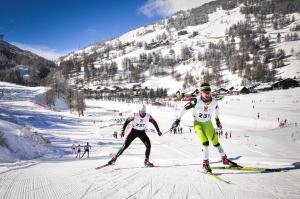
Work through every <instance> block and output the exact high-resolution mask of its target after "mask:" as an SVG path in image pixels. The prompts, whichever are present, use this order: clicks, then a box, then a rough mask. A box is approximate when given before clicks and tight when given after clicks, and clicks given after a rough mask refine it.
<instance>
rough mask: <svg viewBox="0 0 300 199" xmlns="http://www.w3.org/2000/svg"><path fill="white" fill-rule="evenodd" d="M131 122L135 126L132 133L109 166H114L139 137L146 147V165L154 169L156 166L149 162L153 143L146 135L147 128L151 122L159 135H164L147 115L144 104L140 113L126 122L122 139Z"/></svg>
mask: <svg viewBox="0 0 300 199" xmlns="http://www.w3.org/2000/svg"><path fill="white" fill-rule="evenodd" d="M131 121H132V122H133V125H132V126H133V127H132V129H131V131H130V133H129V134H128V136H127V137H126V139H125V142H124V144H123V146H122V147H121V148H120V150H119V151H118V153H117V154H116V155H115V156H114V157H113V158H112V159H111V160H110V161H109V162H108V164H113V163H114V162H115V161H116V160H117V158H118V157H119V156H120V155H121V154H122V153H123V152H124V151H125V149H127V147H128V146H129V145H130V144H131V142H132V141H133V140H134V139H135V138H137V137H138V138H140V139H141V141H142V142H143V143H144V145H145V146H146V152H145V161H144V164H145V166H147V167H153V166H154V165H153V164H152V163H151V162H149V155H150V150H151V143H150V140H149V137H148V136H147V134H146V133H145V128H146V126H147V123H148V122H151V123H152V124H153V125H154V127H155V128H156V131H157V133H158V135H159V136H161V135H162V133H161V132H160V130H159V127H158V125H157V122H156V121H155V120H154V118H153V117H152V116H151V115H150V114H149V113H146V106H145V105H144V104H142V105H141V106H140V108H139V112H138V113H133V114H132V115H131V116H129V117H128V118H127V120H126V121H125V123H124V125H123V128H122V131H121V137H123V136H124V132H125V129H126V127H127V125H128V124H129V123H130V122H131Z"/></svg>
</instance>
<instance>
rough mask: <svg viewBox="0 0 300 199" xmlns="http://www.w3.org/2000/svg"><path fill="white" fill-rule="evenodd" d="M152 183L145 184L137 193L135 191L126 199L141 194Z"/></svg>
mask: <svg viewBox="0 0 300 199" xmlns="http://www.w3.org/2000/svg"><path fill="white" fill-rule="evenodd" d="M149 184H150V182H148V183H146V184H144V185H143V186H141V187H140V188H139V189H138V190H137V191H135V192H134V193H132V194H130V195H129V196H128V197H127V198H126V199H128V198H131V197H133V196H134V195H136V194H138V193H140V192H141V191H142V190H143V189H144V188H145V187H147V186H149Z"/></svg>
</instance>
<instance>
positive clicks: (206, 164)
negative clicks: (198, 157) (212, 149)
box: [203, 160, 212, 173]
mask: <svg viewBox="0 0 300 199" xmlns="http://www.w3.org/2000/svg"><path fill="white" fill-rule="evenodd" d="M203 172H204V173H212V171H211V168H210V166H209V161H208V160H203Z"/></svg>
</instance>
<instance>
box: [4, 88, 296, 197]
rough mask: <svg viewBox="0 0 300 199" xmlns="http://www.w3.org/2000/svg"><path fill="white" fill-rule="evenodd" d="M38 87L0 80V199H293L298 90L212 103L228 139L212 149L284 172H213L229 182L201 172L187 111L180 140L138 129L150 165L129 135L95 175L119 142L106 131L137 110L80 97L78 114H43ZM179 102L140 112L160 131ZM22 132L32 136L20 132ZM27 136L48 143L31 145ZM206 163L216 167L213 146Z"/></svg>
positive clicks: (45, 111) (198, 147) (118, 126)
mask: <svg viewBox="0 0 300 199" xmlns="http://www.w3.org/2000/svg"><path fill="white" fill-rule="evenodd" d="M44 91H45V89H44V88H42V87H35V88H30V87H22V86H17V85H14V84H8V83H3V82H0V96H1V97H0V131H1V132H2V133H3V134H4V136H5V138H6V144H7V145H8V148H7V147H6V146H2V145H0V198H1V199H2V198H3V199H4V198H29V199H33V198H72V199H74V198H207V199H209V198H230V199H231V198H249V199H250V198H251V199H253V198H270V199H271V198H272V199H273V198H285V199H287V198H295V199H296V198H300V189H299V184H300V161H299V153H300V129H299V125H300V124H299V122H300V121H299V120H300V117H299V116H300V105H299V99H300V88H294V89H289V90H278V91H270V92H262V93H256V94H250V95H239V96H227V97H225V98H224V99H223V100H221V101H219V106H220V120H221V122H222V124H223V128H224V129H223V132H226V131H227V132H231V134H232V137H231V138H228V139H226V138H225V136H224V135H223V137H220V143H221V144H222V146H223V148H224V150H225V152H226V154H227V155H228V157H229V158H230V159H231V160H233V161H235V162H237V163H239V164H241V165H247V166H254V167H261V168H288V170H287V171H286V172H273V173H258V172H253V171H235V170H214V173H216V174H217V175H218V177H220V178H222V179H225V180H228V181H230V184H226V183H224V182H221V181H219V180H214V179H212V178H210V177H209V176H207V175H205V174H203V173H201V168H202V152H201V149H202V146H201V143H200V140H199V138H198V137H197V135H196V134H195V133H194V131H193V129H192V119H193V118H192V115H191V111H187V112H186V113H185V115H184V116H183V118H182V122H181V127H182V128H183V133H182V134H176V135H174V134H169V133H167V134H164V135H163V136H161V137H159V136H158V135H157V133H156V132H155V128H154V127H153V125H152V124H149V125H148V132H147V134H148V135H149V137H150V140H151V143H152V148H151V156H150V161H151V162H153V163H154V164H155V165H158V166H160V167H155V168H145V167H144V166H143V161H144V153H145V147H144V145H143V143H142V142H141V141H140V140H139V139H136V140H135V141H134V142H133V143H132V144H131V145H130V147H129V148H128V149H127V150H126V151H125V152H124V153H123V155H122V156H120V157H119V159H118V160H117V162H116V164H115V165H114V166H110V167H106V168H103V169H101V170H95V167H97V166H100V165H102V164H105V163H106V162H107V161H108V160H110V158H111V156H112V155H113V154H115V153H116V152H117V151H118V149H119V148H120V147H121V146H122V144H123V142H124V138H119V137H118V139H114V138H113V132H114V131H118V132H119V131H120V129H121V126H122V124H123V122H124V121H123V120H122V119H124V118H126V117H127V116H128V115H129V114H131V113H132V112H134V111H136V110H137V104H136V103H135V104H127V103H122V102H109V101H96V100H88V101H86V104H87V109H86V111H85V116H81V117H78V116H77V115H76V114H75V113H69V112H68V111H66V110H65V109H63V110H61V111H54V110H52V109H49V108H48V107H47V106H46V105H45V104H44V102H43V100H42V93H43V92H44ZM183 105H184V102H177V103H173V106H172V107H157V106H151V105H147V111H148V112H149V113H150V114H151V115H152V116H153V117H154V118H155V119H156V121H157V122H158V124H159V127H160V129H161V131H162V132H165V131H167V130H168V129H169V127H170V126H171V124H172V122H173V121H174V119H175V118H176V116H177V115H178V114H179V112H180V109H181V108H182V107H183ZM120 113H122V115H120ZM258 113H259V118H258ZM278 118H279V122H278ZM285 120H286V124H284V126H283V127H279V123H280V122H281V123H284V122H285ZM118 121H121V122H118ZM24 128H25V129H26V128H29V129H31V130H28V129H27V130H28V131H29V132H37V133H33V134H29V135H28V134H26V135H27V136H24V132H27V131H25V130H24ZM129 129H130V128H129V127H128V128H127V132H126V135H127V134H128V131H129ZM190 130H191V132H190ZM37 135H39V136H42V137H43V138H44V139H45V140H48V141H49V142H50V143H47V142H43V141H39V139H34V138H36V137H35V136H37ZM126 135H125V137H126ZM86 142H89V143H90V144H91V146H92V149H91V152H90V158H86V156H85V157H83V158H82V159H78V158H77V159H76V158H75V155H74V154H72V150H71V145H72V144H76V145H77V144H80V145H81V146H83V145H85V144H86ZM210 163H211V166H217V165H222V163H221V161H220V157H219V154H218V153H217V150H216V149H214V147H213V146H210Z"/></svg>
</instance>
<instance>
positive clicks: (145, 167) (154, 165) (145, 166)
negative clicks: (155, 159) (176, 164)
mask: <svg viewBox="0 0 300 199" xmlns="http://www.w3.org/2000/svg"><path fill="white" fill-rule="evenodd" d="M155 167H156V168H158V167H160V166H158V165H153V166H151V167H149V166H144V167H142V168H155Z"/></svg>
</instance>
